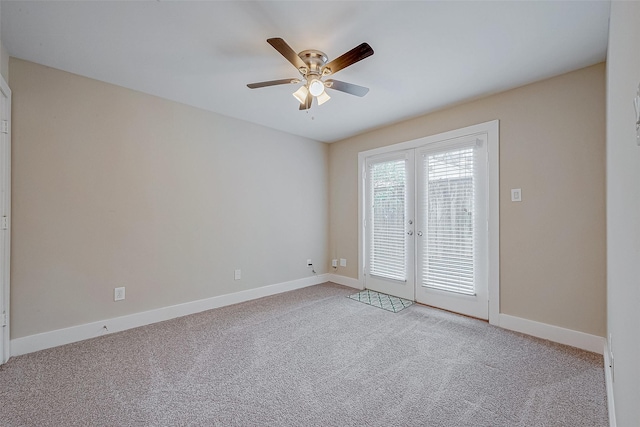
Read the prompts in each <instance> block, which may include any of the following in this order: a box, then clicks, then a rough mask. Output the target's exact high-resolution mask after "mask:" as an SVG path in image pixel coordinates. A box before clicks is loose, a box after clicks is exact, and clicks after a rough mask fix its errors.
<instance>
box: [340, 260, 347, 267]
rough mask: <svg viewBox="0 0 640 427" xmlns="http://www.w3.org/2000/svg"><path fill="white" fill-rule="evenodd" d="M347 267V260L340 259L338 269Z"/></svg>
mask: <svg viewBox="0 0 640 427" xmlns="http://www.w3.org/2000/svg"><path fill="white" fill-rule="evenodd" d="M346 266H347V260H346V259H344V258H340V267H346Z"/></svg>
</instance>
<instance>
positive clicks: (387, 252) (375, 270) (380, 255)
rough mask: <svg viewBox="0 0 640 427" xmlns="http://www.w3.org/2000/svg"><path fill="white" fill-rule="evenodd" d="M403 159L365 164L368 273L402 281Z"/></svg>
mask: <svg viewBox="0 0 640 427" xmlns="http://www.w3.org/2000/svg"><path fill="white" fill-rule="evenodd" d="M406 168H407V166H406V160H405V159H397V160H391V161H384V162H379V163H373V164H370V165H369V170H368V174H369V176H368V179H369V184H370V185H369V188H370V194H369V196H370V199H369V200H370V202H371V206H370V209H371V211H370V215H369V222H370V224H368V228H369V232H370V233H371V235H370V236H369V237H370V240H369V241H370V242H371V246H370V250H369V274H372V275H374V276H380V277H385V278H389V279H395V280H402V281H406V275H407V272H406V256H407V251H406V234H405V203H406V200H405V197H406V173H407V171H406Z"/></svg>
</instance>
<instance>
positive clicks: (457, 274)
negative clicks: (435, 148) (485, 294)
mask: <svg viewBox="0 0 640 427" xmlns="http://www.w3.org/2000/svg"><path fill="white" fill-rule="evenodd" d="M476 151H477V150H475V149H474V147H473V146H471V147H467V148H456V149H452V150H451V151H446V152H438V153H425V154H424V155H423V160H422V166H423V168H424V171H423V172H424V174H423V176H424V179H425V181H426V182H425V183H424V184H426V185H423V186H422V187H423V189H424V190H423V191H425V193H426V194H423V197H422V201H423V206H422V207H421V208H422V209H421V210H422V212H423V215H426V218H425V224H426V234H425V238H424V239H423V240H422V242H423V244H424V248H423V250H422V256H423V260H422V264H423V266H424V267H425V268H423V269H422V272H421V276H422V277H421V280H422V285H423V286H427V287H429V288H432V289H439V290H443V291H449V292H457V293H462V294H467V295H475V293H476V291H475V285H474V259H475V246H476V239H475V237H476V228H477V227H476V224H475V211H474V208H475V205H476V203H475V196H476V194H475V193H476V181H477V180H476V177H475V170H476V169H477V167H476V162H477V160H476V156H475V155H474V154H475V152H476Z"/></svg>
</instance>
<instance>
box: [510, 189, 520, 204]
mask: <svg viewBox="0 0 640 427" xmlns="http://www.w3.org/2000/svg"><path fill="white" fill-rule="evenodd" d="M511 201H512V202H521V201H522V190H521V189H520V188H512V189H511Z"/></svg>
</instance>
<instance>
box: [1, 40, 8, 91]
mask: <svg viewBox="0 0 640 427" xmlns="http://www.w3.org/2000/svg"><path fill="white" fill-rule="evenodd" d="M0 75H2V77H3V78H4V81H5V82H9V53H8V52H7V49H6V48H5V47H4V45H3V44H2V43H0Z"/></svg>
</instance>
